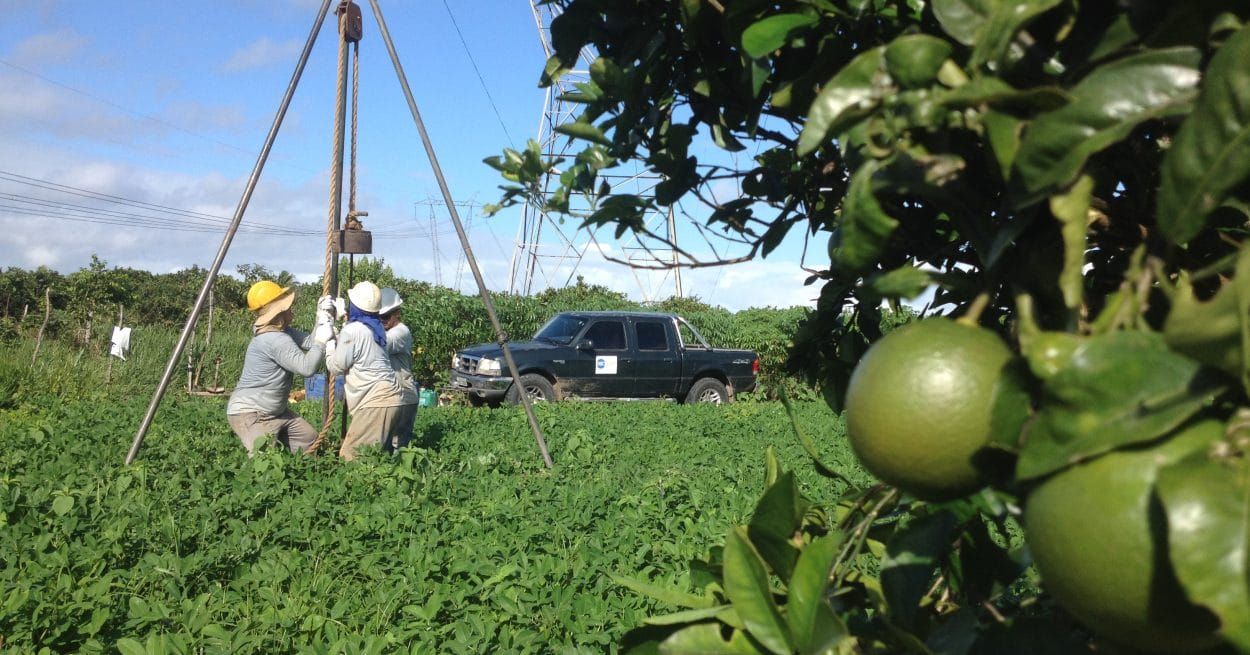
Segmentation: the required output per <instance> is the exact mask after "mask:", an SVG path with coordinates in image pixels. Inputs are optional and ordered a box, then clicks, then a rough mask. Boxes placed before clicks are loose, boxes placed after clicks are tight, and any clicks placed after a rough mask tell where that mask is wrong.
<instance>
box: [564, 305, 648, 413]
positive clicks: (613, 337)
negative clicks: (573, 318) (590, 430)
mask: <svg viewBox="0 0 1250 655" xmlns="http://www.w3.org/2000/svg"><path fill="white" fill-rule="evenodd" d="M580 341H581V342H585V341H589V342H590V343H591V348H590V349H589V350H587V349H585V348H583V347H578V349H577V358H578V360H579V361H578V364H579V365H578V367H577V369H578V371H579V375H578V377H577V378H576V379H575V380H573V386H574V392H575V393H576V394H577V395H579V396H587V397H595V396H598V397H605V396H606V397H609V398H620V397H629V396H633V395H634V394H633V392H632V389H633V385H634V359H633V352H632V351H631V350H630V348H629V342H628V340H627V339H626V336H625V319H623V318H601V319H598V320H596V321H595V322H593V323H591V324H590V327H588V328H586V332H584V333H583V334H582V337H581V339H580ZM583 360H584V361H583ZM587 364H589V366H587ZM582 371H585V373H581V372H582ZM583 376H584V377H583Z"/></svg>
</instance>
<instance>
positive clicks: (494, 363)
mask: <svg viewBox="0 0 1250 655" xmlns="http://www.w3.org/2000/svg"><path fill="white" fill-rule="evenodd" d="M499 371H500V368H499V360H497V359H491V358H489V357H483V358H482V359H481V361H479V362H478V363H477V372H478V373H481V374H483V375H499Z"/></svg>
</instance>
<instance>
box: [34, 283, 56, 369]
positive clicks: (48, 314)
mask: <svg viewBox="0 0 1250 655" xmlns="http://www.w3.org/2000/svg"><path fill="white" fill-rule="evenodd" d="M49 318H52V286H51V285H48V288H46V289H44V290H43V324H42V325H40V326H39V336H38V337H36V338H35V352H33V353H31V354H30V365H31V366H34V365H35V360H36V359H38V358H39V347H40V346H42V345H43V331H44V330H46V329H47V328H48V319H49Z"/></svg>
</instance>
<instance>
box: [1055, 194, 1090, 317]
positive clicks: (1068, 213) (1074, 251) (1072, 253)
mask: <svg viewBox="0 0 1250 655" xmlns="http://www.w3.org/2000/svg"><path fill="white" fill-rule="evenodd" d="M1093 192H1094V178H1092V177H1090V176H1088V175H1083V176H1081V178H1080V179H1078V180H1077V181H1076V184H1073V185H1072V187H1071V188H1069V189H1067V190H1066V191H1064V192H1063V193H1060V194H1058V195H1054V196H1051V197H1050V213H1051V214H1054V216H1055V218H1056V219H1058V220H1059V225H1060V232H1061V233H1062V234H1063V270H1062V271H1060V273H1059V290H1060V291H1061V292H1062V293H1063V304H1064V305H1066V306H1067V307H1068V309H1071V310H1075V309H1078V308H1080V306H1081V304H1082V303H1083V302H1084V278H1083V277H1082V276H1083V275H1084V271H1085V232H1086V230H1087V226H1088V225H1089V205H1090V200H1091V199H1092V198H1093Z"/></svg>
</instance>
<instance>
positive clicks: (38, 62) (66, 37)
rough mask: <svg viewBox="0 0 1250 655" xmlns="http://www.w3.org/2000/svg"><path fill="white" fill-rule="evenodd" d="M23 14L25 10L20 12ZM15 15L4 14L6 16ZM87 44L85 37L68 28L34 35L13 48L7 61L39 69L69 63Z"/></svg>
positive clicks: (10, 13)
mask: <svg viewBox="0 0 1250 655" xmlns="http://www.w3.org/2000/svg"><path fill="white" fill-rule="evenodd" d="M21 11H22V12H23V13H24V11H25V10H21ZM13 13H17V10H15V11H13V12H6V15H12V14H13ZM87 44H88V40H87V37H85V36H83V35H82V34H79V33H78V32H77V31H76V30H74V29H73V28H70V27H66V28H62V29H59V30H56V31H54V32H45V33H43V34H36V35H34V36H30V37H27V38H26V39H23V40H22V41H19V42H18V43H17V44H16V45H14V46H13V50H12V52H11V53H10V55H9V59H10V60H12V61H13V63H15V64H18V65H22V66H31V67H40V66H44V65H48V64H56V63H61V62H64V61H69V60H70V59H72V58H73V57H74V56H75V55H77V54H79V53H80V52H82V51H83V49H84V48H86V46H87Z"/></svg>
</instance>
